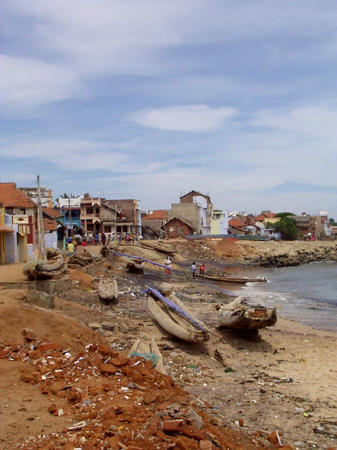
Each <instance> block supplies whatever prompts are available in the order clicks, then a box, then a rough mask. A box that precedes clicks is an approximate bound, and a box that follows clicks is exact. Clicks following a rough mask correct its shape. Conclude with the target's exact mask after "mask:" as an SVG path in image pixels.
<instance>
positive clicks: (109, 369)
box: [99, 363, 117, 374]
mask: <svg viewBox="0 0 337 450" xmlns="http://www.w3.org/2000/svg"><path fill="white" fill-rule="evenodd" d="M99 370H100V371H101V373H109V374H114V373H116V372H117V369H116V367H115V366H113V365H112V364H104V363H101V364H100V365H99Z"/></svg>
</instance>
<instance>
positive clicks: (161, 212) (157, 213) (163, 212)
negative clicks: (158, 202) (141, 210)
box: [142, 209, 168, 220]
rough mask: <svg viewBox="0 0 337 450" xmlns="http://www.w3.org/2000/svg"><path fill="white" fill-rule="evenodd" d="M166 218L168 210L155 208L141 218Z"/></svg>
mask: <svg viewBox="0 0 337 450" xmlns="http://www.w3.org/2000/svg"><path fill="white" fill-rule="evenodd" d="M167 218H168V212H167V210H166V209H156V210H155V211H153V212H152V213H151V214H147V215H146V216H144V217H142V220H147V219H148V220H152V219H167Z"/></svg>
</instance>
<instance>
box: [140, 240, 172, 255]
mask: <svg viewBox="0 0 337 450" xmlns="http://www.w3.org/2000/svg"><path fill="white" fill-rule="evenodd" d="M140 245H141V246H142V247H145V248H148V249H151V250H157V251H158V252H160V253H164V254H165V255H168V256H171V257H173V256H174V255H175V254H176V251H175V250H172V249H171V248H168V247H166V246H165V245H160V244H152V243H149V242H144V241H140Z"/></svg>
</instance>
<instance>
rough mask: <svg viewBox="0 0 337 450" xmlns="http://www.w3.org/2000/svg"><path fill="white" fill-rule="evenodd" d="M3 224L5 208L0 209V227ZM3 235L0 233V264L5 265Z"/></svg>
mask: <svg viewBox="0 0 337 450" xmlns="http://www.w3.org/2000/svg"><path fill="white" fill-rule="evenodd" d="M4 224H5V208H0V225H4ZM5 262H6V253H5V233H1V232H0V264H5Z"/></svg>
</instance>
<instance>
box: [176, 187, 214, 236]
mask: <svg viewBox="0 0 337 450" xmlns="http://www.w3.org/2000/svg"><path fill="white" fill-rule="evenodd" d="M212 212H213V205H212V202H211V200H210V197H209V196H208V195H204V194H201V193H200V192H197V191H190V192H188V193H187V194H185V195H183V196H181V197H180V203H173V204H172V205H171V210H169V211H168V220H171V219H173V218H179V219H181V220H183V221H185V222H187V223H188V224H190V225H191V226H192V229H193V232H194V233H195V234H205V235H206V234H211V220H212Z"/></svg>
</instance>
